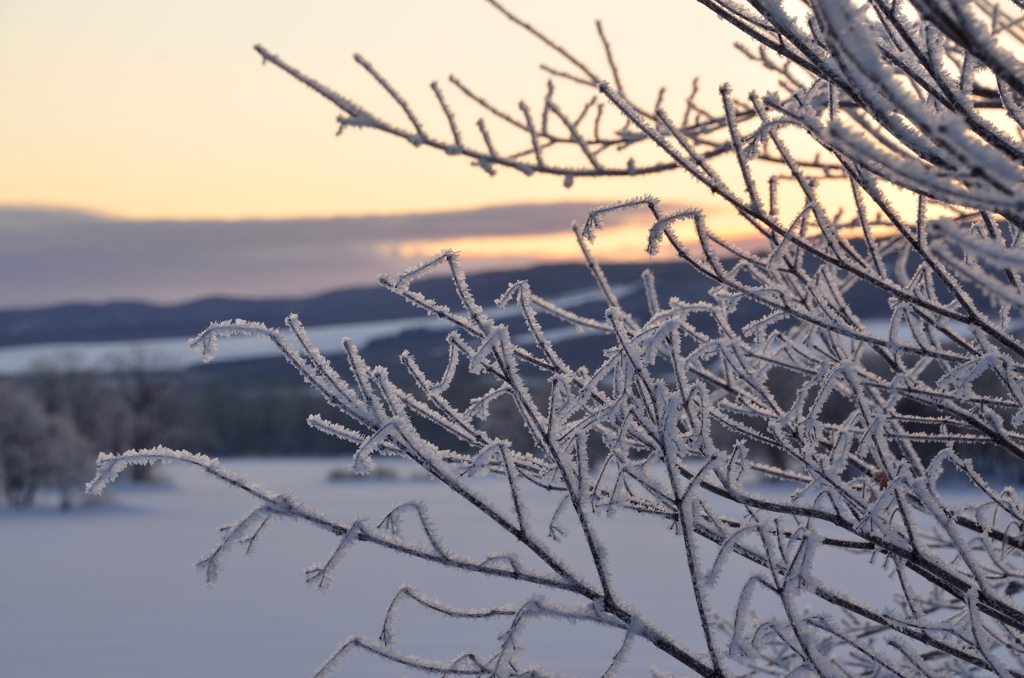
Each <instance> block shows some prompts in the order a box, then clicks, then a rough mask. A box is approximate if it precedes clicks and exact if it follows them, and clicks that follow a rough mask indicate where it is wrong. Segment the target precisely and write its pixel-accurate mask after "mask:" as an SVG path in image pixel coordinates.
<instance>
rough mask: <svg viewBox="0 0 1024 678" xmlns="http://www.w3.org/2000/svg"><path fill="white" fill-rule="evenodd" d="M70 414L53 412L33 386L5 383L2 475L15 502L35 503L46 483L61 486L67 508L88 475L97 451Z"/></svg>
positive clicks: (0, 415)
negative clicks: (38, 491)
mask: <svg viewBox="0 0 1024 678" xmlns="http://www.w3.org/2000/svg"><path fill="white" fill-rule="evenodd" d="M89 451H90V450H89V444H88V441H86V439H85V438H83V437H82V435H81V434H80V433H79V431H78V429H77V428H76V427H75V423H74V421H73V419H72V418H71V417H70V416H68V414H67V413H65V412H48V411H47V410H46V408H45V407H44V405H43V403H42V402H40V400H39V399H38V398H37V397H35V395H34V394H33V393H32V392H31V390H29V389H27V388H25V387H24V385H22V384H18V383H13V382H9V383H5V384H2V385H0V478H2V479H3V486H4V496H5V498H6V499H7V502H8V503H9V504H10V505H11V506H16V507H19V508H23V507H26V506H31V505H32V502H33V501H34V500H35V495H36V491H37V490H38V489H39V488H41V487H56V488H57V489H58V490H60V493H61V506H62V507H63V508H69V507H70V505H71V504H70V502H71V491H72V488H74V487H76V486H77V487H81V485H80V483H81V482H82V481H83V480H84V479H86V478H88V477H89V476H88V473H89V466H91V465H92V463H93V461H94V460H95V459H96V453H97V451H96V450H93V451H92V455H91V456H90V455H89Z"/></svg>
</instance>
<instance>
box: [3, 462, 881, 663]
mask: <svg viewBox="0 0 1024 678" xmlns="http://www.w3.org/2000/svg"><path fill="white" fill-rule="evenodd" d="M225 465H226V466H227V467H228V468H231V469H233V470H237V471H239V472H242V473H245V474H247V475H249V477H250V478H251V479H253V480H259V481H261V482H264V483H265V484H266V485H267V486H268V487H269V488H271V489H276V490H287V491H291V492H293V493H294V494H295V496H296V497H297V498H298V499H300V500H302V501H304V502H306V503H308V504H310V505H312V506H314V507H317V508H319V509H321V510H322V511H323V512H325V513H326V514H327V515H328V516H329V517H331V518H335V519H339V520H343V521H346V522H348V521H351V520H353V519H354V518H356V517H357V516H358V517H363V518H367V519H368V520H367V522H370V523H372V524H374V525H376V523H377V522H378V521H379V520H380V517H381V516H382V515H384V514H385V513H386V512H387V511H388V510H389V509H390V508H391V507H393V506H394V505H395V504H396V503H397V502H400V501H405V500H408V499H412V498H414V497H423V498H425V499H426V500H427V502H428V504H429V506H430V508H431V510H432V515H433V517H434V519H435V521H436V523H437V524H438V527H439V528H440V531H441V533H442V535H443V537H444V538H445V539H446V541H447V542H448V543H449V545H450V546H451V547H452V548H453V550H458V551H461V552H462V553H464V554H466V555H472V556H477V557H483V556H485V555H487V554H488V553H490V552H493V551H498V550H506V549H509V548H511V547H512V546H513V544H512V543H510V541H509V540H507V539H503V535H501V534H497V533H496V532H495V531H493V530H492V529H490V528H489V526H487V525H486V524H484V523H483V522H481V521H479V520H478V519H477V518H475V517H474V516H473V515H472V513H471V512H469V511H467V510H466V509H467V506H466V505H465V502H464V500H462V499H460V498H458V497H454V496H452V495H449V494H448V493H447V492H446V491H445V489H444V487H443V486H441V485H440V483H438V482H436V481H432V480H429V479H424V478H422V477H418V476H417V475H416V473H415V469H414V468H412V467H409V466H401V465H399V466H395V467H393V468H394V470H396V472H397V474H398V478H397V479H393V480H385V479H369V480H366V479H363V480H356V481H353V480H347V481H342V482H338V481H330V480H328V477H327V476H328V473H329V472H330V471H331V470H332V469H339V468H347V462H345V461H344V460H324V459H299V460H294V459H289V460H265V459H261V460H255V459H230V460H226V464H225ZM158 472H159V474H160V475H159V477H160V478H161V479H162V480H164V481H165V482H164V484H161V485H157V486H150V487H139V486H133V485H123V484H120V483H119V484H116V485H114V486H113V487H112V488H110V489H108V491H107V495H106V496H105V498H104V500H103V501H102V502H101V503H99V504H97V505H93V506H87V507H82V508H76V509H75V510H73V511H70V512H61V511H59V510H57V509H56V508H54V507H48V506H46V505H45V504H46V501H45V500H46V499H47V497H44V498H43V499H44V502H43V503H44V505H43V506H40V507H37V508H33V509H30V510H24V511H15V510H13V509H10V508H8V507H0V573H2V575H3V576H2V577H0V609H2V610H3V614H2V615H0V675H3V676H12V677H18V678H34V677H39V678H42V677H46V678H62V677H65V676H66V677H69V678H70V677H72V676H74V677H76V678H93V677H96V678H99V677H103V678H120V677H124V678H129V677H131V678H138V677H148V678H162V677H164V676H167V677H171V676H173V677H176V678H177V677H180V676H219V677H220V676H223V677H232V676H239V677H242V676H245V677H246V678H258V677H262V676H267V677H269V676H275V677H277V676H296V677H301V676H307V675H310V674H312V673H313V671H315V670H316V668H317V667H318V666H319V665H320V663H321V662H322V661H323V660H324V659H326V658H327V657H328V656H329V655H330V654H331V652H332V651H333V649H334V648H335V647H337V645H338V644H339V642H340V641H342V640H344V639H345V638H347V637H348V636H350V635H352V634H358V633H362V634H366V635H368V636H370V637H371V638H376V637H377V635H378V633H379V632H380V626H381V623H382V621H383V618H384V614H385V611H386V609H387V606H388V603H389V602H390V600H391V597H392V596H393V595H394V593H395V592H396V591H397V590H398V589H399V587H400V586H401V585H402V583H403V582H408V583H410V584H414V585H415V586H416V587H417V588H418V589H419V590H420V591H421V592H423V593H424V594H426V595H428V596H431V597H434V598H439V599H443V600H446V601H448V602H450V603H452V604H455V605H459V606H467V607H481V606H485V605H493V604H499V603H520V602H522V601H523V600H525V599H526V598H528V597H529V596H530V595H531V594H533V593H534V590H533V589H532V588H531V587H529V586H525V585H522V586H520V585H517V584H514V583H505V582H495V581H494V580H485V579H484V578H483V577H482V576H479V575H467V574H460V573H453V572H447V571H443V570H440V569H438V568H436V567H433V566H428V565H424V564H420V563H416V562H414V561H412V560H411V559H409V558H403V557H398V556H395V555H392V554H389V553H385V552H383V551H380V550H378V549H376V548H375V547H372V546H369V545H364V544H357V545H356V546H355V547H354V548H352V549H351V550H350V551H349V552H348V554H347V555H346V556H345V558H344V559H343V560H342V562H341V564H340V565H339V568H338V570H337V571H336V574H335V581H334V586H333V588H332V589H331V590H330V591H328V592H327V593H326V594H325V593H321V592H319V591H317V590H316V589H313V588H308V587H307V586H306V585H305V580H304V574H303V572H304V569H305V568H306V567H308V566H309V565H310V564H312V563H313V562H315V561H320V562H323V561H324V560H326V559H327V557H328V555H329V554H330V551H331V549H332V547H333V546H334V544H335V543H336V539H335V538H333V537H332V536H330V535H329V534H327V533H324V532H319V531H317V530H314V529H313V528H311V527H308V526H306V525H299V524H294V523H288V522H277V523H274V524H273V525H272V526H271V528H270V530H269V532H268V533H267V535H266V537H265V539H264V540H263V542H262V543H261V545H260V547H259V549H258V551H257V552H256V554H255V555H254V556H253V557H252V558H251V559H246V558H245V557H244V555H243V554H241V553H240V552H238V551H237V549H236V551H233V552H232V553H230V554H229V555H228V557H227V560H226V567H225V569H224V571H223V572H222V573H221V576H220V581H219V584H218V585H217V587H216V588H213V589H208V588H206V587H205V586H204V583H203V579H202V576H201V575H199V574H197V573H196V572H195V570H194V569H193V567H192V566H191V564H192V563H194V562H195V561H196V560H198V559H199V558H200V557H202V556H204V555H206V554H207V553H208V552H209V551H210V549H211V548H212V547H213V545H214V544H215V542H216V538H217V533H216V528H217V527H218V526H219V525H221V524H224V523H228V522H232V521H234V520H235V519H237V518H238V517H240V516H241V514H242V513H243V512H244V511H245V510H246V509H248V508H250V507H251V502H250V500H248V499H247V498H246V496H245V495H242V494H241V493H240V492H238V491H237V490H232V489H231V488H228V487H226V486H224V485H221V484H219V483H218V482H216V481H215V480H213V479H212V478H209V477H206V476H203V475H201V474H200V473H199V472H198V471H194V470H190V469H186V468H183V467H176V466H166V467H161V468H160V469H159V471H158ZM481 482H483V483H485V484H487V483H489V484H491V485H492V486H493V489H494V490H495V493H497V492H499V491H500V490H501V488H502V487H503V484H502V483H503V481H502V480H501V479H498V478H484V479H482V480H481ZM540 499H542V500H543V499H544V498H543V497H541V498H540ZM54 503H55V500H54ZM549 503H550V502H549ZM544 508H551V509H553V508H554V505H553V504H552V505H551V506H547V504H545V505H544ZM545 512H546V511H544V510H541V508H538V507H537V506H535V508H534V510H533V515H534V517H535V520H537V521H538V522H539V521H544V526H546V521H547V516H544V515H543V514H544V513H545ZM411 522H412V521H411V520H409V519H407V523H411ZM565 522H567V523H568V520H566V521H565ZM412 527H413V526H410V530H409V536H410V538H412V537H415V532H414V531H413V530H412V529H411V528H412ZM600 527H601V531H602V537H603V539H604V540H605V542H606V544H607V546H608V547H609V550H610V551H611V552H612V553H613V554H617V555H615V557H614V559H613V560H612V563H613V566H614V569H613V574H614V575H615V579H614V582H613V583H614V585H615V586H616V587H617V589H618V590H619V592H620V594H622V595H623V597H624V598H625V599H628V600H632V601H635V602H636V604H637V607H638V608H639V609H641V610H643V611H644V613H645V614H646V615H647V617H648V618H649V619H650V620H652V621H655V622H657V623H658V624H659V625H660V626H661V628H662V629H664V630H666V631H668V632H669V633H671V634H672V635H673V636H675V637H676V638H679V639H682V640H687V641H688V642H690V643H692V644H693V645H694V646H697V647H699V646H700V645H701V643H700V638H701V634H700V627H699V625H698V622H697V620H696V617H695V614H694V606H693V598H692V595H691V594H690V593H689V591H688V588H689V575H688V572H687V568H686V560H685V557H684V551H683V546H682V539H681V538H678V537H675V536H674V535H673V534H672V532H670V531H669V530H668V529H667V525H666V524H664V523H661V522H659V521H656V520H644V519H638V518H637V517H636V516H631V515H626V514H620V515H617V516H615V517H614V518H611V519H603V520H602V521H600ZM579 547H580V544H579V535H578V530H576V531H575V532H572V533H571V536H570V538H569V540H568V542H567V543H566V545H565V554H566V555H567V557H569V558H570V560H571V561H572V562H573V563H574V564H578V566H579V568H580V569H581V570H582V571H584V572H588V571H589V570H587V569H586V563H585V559H584V558H582V553H581V551H580V548H579ZM703 558H704V559H705V560H706V562H705V567H707V566H710V563H711V561H712V560H713V558H714V555H713V553H712V552H711V550H710V549H707V551H706V555H704V556H703ZM864 564H866V561H865V562H864V563H862V562H861V560H860V559H858V558H856V557H849V556H845V555H842V554H837V553H834V554H829V553H822V554H821V555H819V558H818V559H817V561H816V568H815V569H816V570H817V571H819V572H825V573H828V574H830V575H831V576H834V577H835V578H836V580H837V581H840V582H842V584H843V585H844V586H847V587H849V586H851V585H852V586H853V590H854V591H855V592H857V593H859V594H860V595H861V596H862V598H863V599H867V600H869V601H871V602H873V603H875V604H878V605H884V604H885V594H884V591H885V590H888V589H889V588H890V587H889V585H888V582H886V585H884V586H879V585H878V584H879V581H878V579H877V578H873V577H871V576H868V574H869V568H866V567H863V565H864ZM749 571H750V569H749V567H747V566H746V565H745V564H744V563H742V562H740V561H738V560H736V559H734V561H731V565H730V566H728V567H727V569H726V573H725V574H726V577H725V581H724V585H720V586H718V587H717V588H716V589H715V594H716V595H723V596H733V595H735V594H736V593H737V589H738V588H739V587H740V585H741V583H742V581H743V580H744V579H745V576H744V575H746V574H748V573H749ZM883 581H884V580H883ZM556 602H566V603H568V602H574V601H572V600H571V599H570V598H568V597H567V598H566V599H565V600H563V601H556ZM723 602H724V601H723ZM723 607H725V609H729V607H728V606H723ZM502 628H503V627H502V626H501V625H500V624H499V623H490V622H485V623H480V622H476V623H468V622H450V621H447V620H445V619H444V618H443V617H441V616H440V615H437V614H435V613H429V612H426V611H424V610H422V609H417V607H416V606H415V605H413V604H411V603H406V604H405V605H404V606H403V608H402V612H401V614H400V616H399V623H398V626H397V632H398V640H397V642H398V646H399V647H400V648H402V649H403V650H405V651H407V652H411V653H415V654H418V655H420V656H424V657H430V658H432V659H437V660H441V661H450V660H451V659H453V658H454V657H455V656H457V654H459V653H460V652H461V651H465V650H467V649H474V650H477V651H479V652H480V653H481V654H482V655H484V656H489V655H490V654H492V653H493V652H494V651H495V649H496V648H497V642H496V637H497V635H498V634H499V633H500V632H501V630H502ZM524 640H525V642H526V648H527V649H526V652H525V655H524V662H523V663H521V664H520V666H522V667H525V666H529V665H530V664H532V663H534V662H543V663H544V665H545V666H546V667H547V668H549V669H551V670H558V671H563V672H565V673H566V674H567V675H581V676H595V675H600V674H601V673H602V672H603V670H604V669H605V667H606V666H607V662H608V660H609V659H610V657H611V655H612V654H613V653H614V652H615V651H616V649H617V648H618V644H619V642H620V640H621V639H620V638H619V637H618V634H616V633H612V632H610V631H606V630H603V629H599V628H596V627H594V626H592V625H586V624H577V625H574V626H573V625H568V624H566V623H564V622H554V621H550V622H549V621H540V622H534V623H533V624H532V625H531V626H530V627H529V630H528V632H527V633H526V635H525V636H524ZM652 665H657V666H658V667H659V668H660V669H662V670H668V671H672V672H674V673H675V674H676V675H689V674H688V673H687V672H686V671H685V670H683V669H681V667H679V666H678V665H674V664H673V663H672V662H671V661H668V660H666V658H665V657H664V656H662V655H659V654H658V653H656V652H652V651H650V650H649V648H646V647H644V646H643V644H642V643H637V644H636V645H635V647H634V650H633V653H632V654H631V659H630V662H629V664H628V665H627V666H626V667H625V670H624V671H623V672H622V673H620V675H623V676H626V675H632V676H641V675H650V674H649V669H650V667H651V666H652ZM405 673H408V671H402V670H400V668H399V667H396V666H394V665H387V664H385V663H383V662H382V661H380V660H377V659H375V658H372V657H369V656H367V655H366V654H365V653H360V652H358V651H357V652H354V653H352V654H350V655H348V657H347V658H346V659H345V661H344V662H343V664H342V665H341V668H340V669H339V670H338V671H337V673H336V674H335V675H338V676H398V675H403V674H405Z"/></svg>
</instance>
